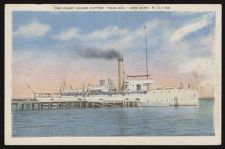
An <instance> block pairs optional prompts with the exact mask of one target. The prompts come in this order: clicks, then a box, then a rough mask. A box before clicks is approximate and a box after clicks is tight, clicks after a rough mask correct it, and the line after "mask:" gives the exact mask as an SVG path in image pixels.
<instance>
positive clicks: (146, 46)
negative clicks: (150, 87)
mask: <svg viewBox="0 0 225 149" xmlns="http://www.w3.org/2000/svg"><path fill="white" fill-rule="evenodd" d="M144 31H145V48H146V53H145V54H146V74H147V75H146V77H147V79H148V45H147V37H146V26H145V25H144Z"/></svg>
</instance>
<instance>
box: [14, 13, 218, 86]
mask: <svg viewBox="0 0 225 149" xmlns="http://www.w3.org/2000/svg"><path fill="white" fill-rule="evenodd" d="M144 26H146V28H147V29H146V35H147V41H148V51H149V55H148V57H149V67H150V73H151V74H152V75H153V77H154V79H156V80H157V79H158V81H160V80H162V79H164V78H168V76H169V74H170V75H171V74H173V75H174V74H178V75H176V77H177V76H179V75H180V76H182V79H184V76H185V75H186V76H188V75H189V76H190V73H192V72H193V71H195V70H198V73H199V75H202V76H204V78H203V79H202V82H203V84H204V83H205V82H206V83H211V84H213V83H212V75H210V76H208V75H206V74H211V72H212V69H213V68H212V66H211V65H212V59H213V51H214V50H215V49H214V47H213V45H214V38H215V37H214V36H215V35H214V32H215V13H213V12H195V13H193V12H27V11H26V12H25V11H24V12H23V11H21V12H19V11H15V12H13V56H14V58H13V60H14V63H13V64H14V65H15V76H16V77H17V80H22V82H27V81H31V80H32V77H33V78H34V76H35V77H36V78H37V76H40V73H42V74H45V75H46V78H49V77H50V78H51V77H52V78H54V77H53V75H55V72H56V71H57V69H58V70H59V69H60V68H62V67H64V68H65V69H66V73H67V76H68V78H72V76H73V77H75V78H79V75H83V74H82V73H81V72H86V73H87V74H90V75H91V76H95V77H93V78H96V79H100V77H103V75H105V76H107V77H110V78H112V79H114V80H115V81H116V76H117V74H116V73H115V72H116V69H117V68H116V67H117V65H115V64H114V63H115V62H112V61H107V60H105V59H87V58H84V57H82V56H81V55H79V51H81V50H86V49H97V50H101V51H107V50H110V49H113V50H115V51H117V52H119V53H120V54H121V55H122V56H123V57H124V59H125V65H126V73H127V74H135V73H136V74H141V73H145V63H144V62H145V60H144V58H145V55H144V54H145V42H144V29H143V27H144ZM206 63H207V66H208V63H209V65H210V68H208V67H207V69H208V70H205V66H206ZM60 65H63V66H60ZM81 66H82V67H81ZM199 67H201V68H202V69H199ZM203 67H204V70H203ZM54 68H55V70H54ZM109 68H110V69H109ZM75 72H76V73H75ZM78 72H80V73H78ZM166 72H167V73H166ZM99 73H101V74H102V75H100V76H98V75H99ZM25 74H27V75H25ZM31 74H32V75H31ZM50 74H51V76H49V75H50ZM24 76H26V77H24ZM47 76H48V77H47ZM83 76H84V75H83ZM178 78H179V77H178ZM42 79H43V78H42ZM82 79H83V80H89V81H91V80H90V78H89V77H88V76H87V78H85V77H84V78H82ZM68 80H69V81H71V82H74V83H75V84H76V81H75V80H76V79H75V80H73V79H68ZM78 80H79V79H77V81H78ZM83 80H82V81H83ZM96 81H97V80H96ZM77 84H79V83H77Z"/></svg>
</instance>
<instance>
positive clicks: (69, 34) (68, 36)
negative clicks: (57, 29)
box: [52, 28, 80, 41]
mask: <svg viewBox="0 0 225 149" xmlns="http://www.w3.org/2000/svg"><path fill="white" fill-rule="evenodd" d="M79 36H80V35H79V29H78V28H71V29H69V30H67V31H63V32H61V33H59V34H57V35H53V36H52V38H53V39H56V40H59V41H69V40H72V39H74V38H76V37H79Z"/></svg>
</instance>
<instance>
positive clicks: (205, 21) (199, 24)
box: [170, 14, 212, 41]
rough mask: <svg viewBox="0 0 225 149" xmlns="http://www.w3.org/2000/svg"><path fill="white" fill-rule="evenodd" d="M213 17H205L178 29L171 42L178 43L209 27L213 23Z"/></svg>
mask: <svg viewBox="0 0 225 149" xmlns="http://www.w3.org/2000/svg"><path fill="white" fill-rule="evenodd" d="M211 18H212V15H211V14H209V15H204V16H202V17H200V18H198V19H197V20H195V21H193V22H192V23H190V24H188V25H185V26H183V27H181V28H179V29H177V30H176V31H175V32H174V34H173V35H172V37H171V39H170V40H171V41H178V40H181V39H182V38H183V37H184V36H186V35H188V34H190V33H192V32H195V31H198V30H199V29H201V28H203V27H206V26H208V25H209V24H210V23H211Z"/></svg>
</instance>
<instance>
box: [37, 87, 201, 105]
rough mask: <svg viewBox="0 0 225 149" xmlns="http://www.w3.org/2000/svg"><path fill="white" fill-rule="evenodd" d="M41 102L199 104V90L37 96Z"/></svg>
mask: <svg viewBox="0 0 225 149" xmlns="http://www.w3.org/2000/svg"><path fill="white" fill-rule="evenodd" d="M36 99H37V100H38V101H39V102H73V101H74V102H75V101H90V102H101V101H109V102H113V101H115V102H116V101H117V102H118V101H121V102H123V101H135V102H137V103H138V104H137V105H138V106H198V92H197V91H196V90H190V89H166V90H152V91H151V92H149V93H146V94H143V93H142V94H138V93H136V94H134V93H133V94H131V93H129V94H112V95H108V94H105V95H102V94H101V95H89V96H87V95H85V96H82V95H78V96H48V97H36Z"/></svg>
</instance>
